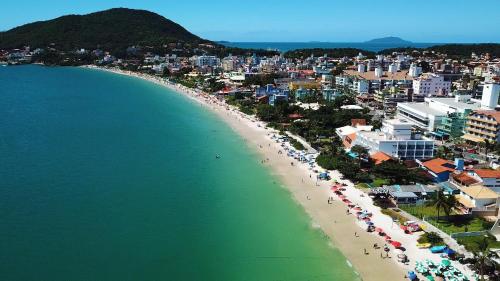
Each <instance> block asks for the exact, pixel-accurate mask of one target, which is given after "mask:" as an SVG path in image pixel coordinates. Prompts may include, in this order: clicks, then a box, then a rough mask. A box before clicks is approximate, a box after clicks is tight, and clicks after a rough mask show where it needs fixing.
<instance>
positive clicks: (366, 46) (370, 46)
mask: <svg viewBox="0 0 500 281" xmlns="http://www.w3.org/2000/svg"><path fill="white" fill-rule="evenodd" d="M221 44H223V45H225V46H228V47H238V48H249V49H264V50H279V51H281V52H286V51H290V50H295V49H312V48H325V49H330V48H357V49H362V50H367V51H372V52H378V51H382V50H384V49H389V48H398V47H416V48H426V47H430V46H434V45H441V44H440V43H409V44H400V43H362V42H354V43H347V42H346V43H341V42H337V43H332V42H221Z"/></svg>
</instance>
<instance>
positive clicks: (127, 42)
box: [0, 8, 208, 50]
mask: <svg viewBox="0 0 500 281" xmlns="http://www.w3.org/2000/svg"><path fill="white" fill-rule="evenodd" d="M179 41H181V42H186V43H201V42H208V41H206V40H203V39H201V38H199V37H198V36H196V35H194V34H192V33H190V32H189V31H187V30H186V29H184V28H183V27H182V26H180V25H179V24H177V23H174V22H172V21H170V20H168V19H166V18H164V17H162V16H160V15H158V14H155V13H152V12H149V11H144V10H132V9H126V8H116V9H110V10H106V11H101V12H97V13H91V14H87V15H68V16H62V17H59V18H56V19H52V20H48V21H39V22H34V23H30V24H26V25H22V26H19V27H16V28H13V29H11V30H8V31H5V32H1V33H0V48H4V49H10V48H20V47H23V46H26V45H30V46H31V47H33V48H37V47H46V46H48V45H50V44H53V45H54V46H55V47H56V48H58V49H61V50H71V49H75V48H88V49H93V48H97V47H100V48H102V49H106V50H114V49H116V48H127V47H128V46H133V45H138V44H139V45H141V44H142V45H162V44H166V43H170V42H179Z"/></svg>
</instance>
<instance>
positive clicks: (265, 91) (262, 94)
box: [255, 84, 290, 106]
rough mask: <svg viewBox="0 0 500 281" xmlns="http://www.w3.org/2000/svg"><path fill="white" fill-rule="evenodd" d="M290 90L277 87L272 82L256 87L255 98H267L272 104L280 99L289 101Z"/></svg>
mask: <svg viewBox="0 0 500 281" xmlns="http://www.w3.org/2000/svg"><path fill="white" fill-rule="evenodd" d="M289 94H290V91H289V90H285V89H282V88H277V87H275V86H274V85H272V84H268V85H266V86H265V87H259V88H257V89H255V98H256V99H257V100H259V101H260V100H267V101H268V103H269V104H270V105H273V106H274V105H275V104H276V102H278V101H288V96H289Z"/></svg>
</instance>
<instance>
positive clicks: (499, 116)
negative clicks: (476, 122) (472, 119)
mask: <svg viewBox="0 0 500 281" xmlns="http://www.w3.org/2000/svg"><path fill="white" fill-rule="evenodd" d="M475 113H477V114H482V115H486V116H489V117H491V118H493V119H495V120H496V121H497V122H498V123H500V111H496V110H476V111H475Z"/></svg>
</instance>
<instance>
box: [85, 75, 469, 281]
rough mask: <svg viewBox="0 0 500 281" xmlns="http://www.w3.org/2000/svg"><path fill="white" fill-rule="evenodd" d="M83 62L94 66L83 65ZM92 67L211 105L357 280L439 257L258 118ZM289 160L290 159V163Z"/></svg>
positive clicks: (393, 276)
mask: <svg viewBox="0 0 500 281" xmlns="http://www.w3.org/2000/svg"><path fill="white" fill-rule="evenodd" d="M89 68H97V67H93V66H89ZM98 69H102V70H106V71H111V72H114V73H118V74H123V75H129V76H135V77H139V78H143V79H147V80H148V81H151V82H154V83H157V84H160V85H162V86H165V87H168V88H170V89H172V90H174V91H176V92H177V93H180V94H185V95H186V96H188V97H190V98H193V99H194V100H197V101H199V102H200V103H201V104H203V105H204V106H206V107H208V108H210V109H211V110H213V111H214V112H215V113H216V114H218V116H220V118H222V119H223V120H224V121H225V122H227V124H229V125H230V126H231V128H232V129H233V130H234V131H235V132H236V133H238V134H239V135H240V136H241V137H242V138H243V139H244V140H245V142H246V145H248V146H249V147H250V148H251V149H252V150H253V151H255V153H256V154H257V155H258V156H259V157H260V158H261V159H262V160H263V163H262V165H266V166H269V167H270V171H271V173H273V174H274V175H275V176H277V177H279V178H280V179H281V182H282V184H283V188H286V189H287V190H289V191H290V193H291V195H292V197H293V198H294V199H295V200H296V201H297V202H298V203H299V204H300V205H301V206H303V208H304V210H305V211H306V212H307V214H308V215H309V216H310V217H311V220H312V226H313V227H316V228H320V229H321V230H322V231H323V232H324V233H325V234H326V235H327V236H328V237H329V238H330V239H331V241H332V245H333V246H334V247H336V248H338V249H339V250H340V251H341V252H342V253H343V254H344V255H345V257H346V258H347V259H348V263H350V264H352V266H353V267H354V269H355V271H356V272H358V273H359V275H360V277H361V278H362V280H365V281H379V280H405V274H406V272H407V271H408V270H413V268H414V264H415V261H416V260H424V259H431V260H433V261H435V262H439V261H440V260H441V258H440V257H439V256H438V255H434V254H431V253H430V252H429V250H428V249H418V248H417V247H416V240H417V239H418V234H405V233H404V232H403V231H402V230H401V229H400V227H399V226H398V225H397V224H396V223H393V222H392V219H391V218H390V217H388V216H386V215H383V214H382V213H381V212H380V208H378V207H376V206H374V205H373V202H372V200H371V199H370V198H369V197H368V196H365V194H364V193H363V192H362V191H360V190H358V189H356V188H355V187H354V186H353V184H352V183H351V182H349V181H343V180H341V179H340V178H341V175H340V174H339V173H338V172H336V171H332V172H331V173H330V175H331V176H332V180H330V181H319V182H317V180H316V175H315V174H314V173H313V174H312V175H311V173H312V172H311V171H310V170H309V169H308V167H307V164H304V163H300V162H298V161H297V160H294V159H293V158H290V157H288V156H287V155H286V153H282V154H280V153H278V151H279V150H282V149H283V148H282V147H281V145H280V144H279V143H277V142H275V141H274V140H272V139H271V135H272V134H274V133H275V132H274V131H273V130H272V129H267V128H266V127H265V124H264V123H263V122H260V121H257V120H255V119H254V118H253V117H251V116H247V115H244V114H243V113H241V112H239V111H238V110H237V109H235V108H232V107H230V106H228V105H226V104H224V103H223V102H221V101H218V100H217V99H216V98H215V97H213V96H209V95H208V94H205V93H202V92H197V91H194V90H192V89H188V88H186V87H183V86H180V85H175V84H171V83H167V82H164V81H162V80H161V79H160V78H156V77H152V76H149V75H142V74H137V73H133V72H125V71H120V70H115V69H103V68H98ZM222 157H223V155H222ZM292 162H293V165H291V163H292ZM334 180H336V181H338V182H341V183H344V184H345V185H346V187H345V188H346V190H345V192H343V193H344V195H345V196H346V197H347V198H348V199H349V200H351V201H352V203H353V204H357V205H358V206H360V207H361V208H362V209H364V210H369V211H370V212H371V213H373V217H372V222H373V223H374V224H375V225H376V226H377V227H382V228H383V229H384V230H385V232H386V233H387V234H388V235H389V236H391V237H392V239H393V240H395V241H399V242H401V243H402V245H403V246H404V247H405V248H406V252H405V254H406V255H407V256H408V258H409V259H410V263H409V264H402V263H399V262H398V261H397V259H396V254H395V253H394V250H395V249H394V247H392V246H389V248H390V252H389V257H387V258H386V257H385V252H383V249H382V248H379V249H374V248H373V245H374V244H378V245H379V246H383V245H384V244H385V243H386V242H385V240H384V239H383V237H380V236H379V235H377V233H375V232H374V233H368V232H366V230H365V229H366V224H365V223H364V222H363V221H359V220H358V219H357V218H356V217H355V216H354V215H352V214H347V213H346V210H347V209H348V208H347V205H346V204H345V203H344V202H342V201H341V200H340V199H339V197H337V196H336V195H335V194H334V193H333V192H332V191H331V189H330V188H331V187H332V185H333V184H334ZM331 197H333V199H334V200H333V202H332V203H331V204H329V203H328V201H329V198H331ZM382 254H383V256H384V257H382ZM453 265H454V266H455V267H456V268H458V269H460V270H462V272H464V273H466V275H468V276H470V271H468V270H467V269H466V268H464V267H463V266H462V265H460V264H458V263H456V262H453ZM332 266H335V265H332ZM305 270H307V269H305Z"/></svg>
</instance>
